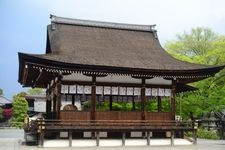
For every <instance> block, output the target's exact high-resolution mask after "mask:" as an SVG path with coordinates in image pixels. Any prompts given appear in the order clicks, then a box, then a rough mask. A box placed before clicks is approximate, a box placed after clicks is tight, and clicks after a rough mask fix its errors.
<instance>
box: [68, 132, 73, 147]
mask: <svg viewBox="0 0 225 150" xmlns="http://www.w3.org/2000/svg"><path fill="white" fill-rule="evenodd" d="M68 134H69V147H72V140H73V137H72V131H69V133H68Z"/></svg>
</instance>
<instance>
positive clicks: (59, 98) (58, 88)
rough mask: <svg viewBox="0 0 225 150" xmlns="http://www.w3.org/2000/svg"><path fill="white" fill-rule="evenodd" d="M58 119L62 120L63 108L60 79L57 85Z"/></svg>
mask: <svg viewBox="0 0 225 150" xmlns="http://www.w3.org/2000/svg"><path fill="white" fill-rule="evenodd" d="M56 90H57V91H56V119H59V118H60V108H61V79H59V81H58V83H57V84H56Z"/></svg>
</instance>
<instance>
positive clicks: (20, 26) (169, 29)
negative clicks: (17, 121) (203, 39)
mask: <svg viewBox="0 0 225 150" xmlns="http://www.w3.org/2000/svg"><path fill="white" fill-rule="evenodd" d="M224 6H225V1H224V0H0V52H1V55H0V69H1V72H0V88H2V89H3V90H4V95H5V96H6V97H7V98H10V99H11V98H12V96H13V95H14V94H16V93H18V92H20V91H26V89H24V88H22V86H21V85H19V83H18V82H17V80H18V55H17V53H18V52H24V53H45V45H46V27H47V25H48V24H49V23H50V19H49V15H50V14H54V15H57V16H62V17H70V18H77V19H89V20H98V21H110V22H120V23H133V24H156V25H157V26H156V29H157V30H158V36H159V39H160V42H161V43H162V44H163V43H165V41H168V40H173V39H175V35H176V34H177V33H182V32H183V31H184V30H185V31H189V30H190V29H191V28H194V27H199V26H201V27H202V26H203V27H209V28H211V29H212V30H213V31H215V32H216V33H218V34H223V35H225V9H224Z"/></svg>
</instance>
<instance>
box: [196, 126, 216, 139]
mask: <svg viewBox="0 0 225 150" xmlns="http://www.w3.org/2000/svg"><path fill="white" fill-rule="evenodd" d="M197 136H198V138H203V139H214V140H218V139H220V137H219V136H218V133H217V131H215V130H206V129H202V128H199V129H198V132H197Z"/></svg>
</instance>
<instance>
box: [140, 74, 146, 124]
mask: <svg viewBox="0 0 225 150" xmlns="http://www.w3.org/2000/svg"><path fill="white" fill-rule="evenodd" d="M145 107H146V97H145V79H144V78H143V79H142V87H141V119H142V120H145Z"/></svg>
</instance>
